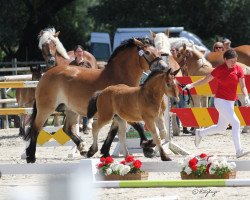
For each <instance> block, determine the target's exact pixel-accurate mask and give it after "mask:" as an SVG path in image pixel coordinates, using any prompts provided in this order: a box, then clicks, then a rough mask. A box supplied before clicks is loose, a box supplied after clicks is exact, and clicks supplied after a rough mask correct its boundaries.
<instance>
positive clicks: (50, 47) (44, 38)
mask: <svg viewBox="0 0 250 200" xmlns="http://www.w3.org/2000/svg"><path fill="white" fill-rule="evenodd" d="M59 33H60V31H58V32H55V29H54V28H51V29H45V30H42V31H40V33H39V35H38V39H39V48H40V49H41V51H42V55H43V57H44V59H45V62H46V65H47V67H54V66H55V65H56V64H57V63H56V56H57V53H59V54H60V55H62V56H63V57H64V58H65V59H69V56H68V54H67V52H66V50H65V48H64V47H63V45H62V43H61V42H60V40H59V39H58V35H59Z"/></svg>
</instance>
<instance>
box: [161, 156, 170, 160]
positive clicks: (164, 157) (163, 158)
mask: <svg viewBox="0 0 250 200" xmlns="http://www.w3.org/2000/svg"><path fill="white" fill-rule="evenodd" d="M161 160H162V161H172V159H171V158H169V157H168V156H163V157H161Z"/></svg>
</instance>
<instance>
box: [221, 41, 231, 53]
mask: <svg viewBox="0 0 250 200" xmlns="http://www.w3.org/2000/svg"><path fill="white" fill-rule="evenodd" d="M222 42H223V46H224V50H225V51H226V50H228V49H231V41H230V40H229V39H227V38H225V39H224V40H223V41H222Z"/></svg>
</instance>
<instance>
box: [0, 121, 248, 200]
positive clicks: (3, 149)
mask: <svg viewBox="0 0 250 200" xmlns="http://www.w3.org/2000/svg"><path fill="white" fill-rule="evenodd" d="M108 128H109V126H106V127H104V128H103V129H102V131H101V134H100V138H99V145H100V146H101V144H102V142H103V139H104V138H105V136H106V135H105V133H106V132H107V129H108ZM17 134H18V130H17V129H9V130H0V171H1V164H16V163H20V164H21V163H25V160H22V159H20V155H21V153H22V152H23V149H24V146H25V144H24V142H23V141H22V139H21V138H19V137H18V136H17ZM82 137H83V138H84V139H85V140H86V141H87V142H88V144H90V142H91V141H92V137H91V136H90V135H82ZM231 138H232V137H231V131H230V130H228V131H227V132H226V133H224V134H218V135H214V136H207V137H206V138H205V139H204V140H203V141H202V143H201V145H200V146H201V147H200V148H199V149H196V148H195V146H194V143H193V140H194V136H191V135H181V136H178V137H174V138H173V141H174V142H176V143H177V144H178V145H180V146H182V147H184V148H185V149H186V150H187V151H189V152H190V153H192V154H199V153H202V152H204V153H207V154H212V155H218V156H226V157H227V158H228V159H230V160H234V159H236V158H235V152H234V147H233V142H232V139H231ZM241 141H242V146H243V147H245V148H248V150H250V147H249V144H250V135H249V134H243V135H242V137H241ZM114 147H115V143H114V144H113V146H112V148H114ZM69 152H70V147H68V146H60V147H38V148H37V154H36V157H37V163H77V162H79V161H80V160H81V159H82V157H81V156H80V155H77V156H76V157H74V158H72V159H69V158H68V157H67V156H68V153H69ZM167 152H168V153H169V154H170V155H171V157H172V158H173V160H175V161H179V160H181V159H183V156H176V155H174V154H173V153H172V152H171V151H170V150H167ZM135 156H136V157H137V158H139V159H140V160H141V161H154V162H162V161H161V160H160V158H159V157H156V158H153V159H146V158H144V157H143V156H142V155H141V154H135ZM95 157H97V158H98V157H99V154H96V155H95ZM249 159H250V156H246V157H243V158H241V159H240V160H249ZM52 176H53V175H34V174H33V175H29V174H22V175H20V174H19V175H17V174H13V175H6V174H2V177H1V179H0V200H7V199H11V200H14V199H25V200H29V199H39V200H46V199H54V200H55V199H60V200H64V199H72V200H74V199H93V198H92V197H91V198H87V191H86V188H84V186H83V187H81V189H80V193H81V196H78V198H73V197H72V198H71V197H65V195H62V194H64V193H60V192H59V193H58V192H55V191H56V186H55V185H53V183H52V182H48V180H51V179H50V178H51V177H52ZM237 178H242V179H247V178H250V172H237ZM149 179H150V180H169V179H170V180H171V179H178V180H180V175H179V173H173V172H172V173H170V172H158V173H150V174H149ZM48 188H49V189H48ZM48 190H50V192H51V191H52V192H51V193H53V194H54V193H56V195H55V197H54V196H53V195H52V194H51V195H48V193H47V191H48ZM27 191H28V192H27ZM62 191H63V189H62ZM78 192H79V191H78ZM60 194H61V195H60ZM94 194H95V195H96V199H100V200H108V199H120V200H122V199H124V200H125V199H126V200H127V199H129V200H132V199H145V200H146V199H152V198H154V199H167V197H169V196H178V199H186V200H187V199H214V200H215V199H218V200H219V199H220V200H221V199H233V200H236V199H250V188H249V187H228V188H227V187H207V188H205V187H204V188H193V187H192V188H191V187H188V188H140V189H139V188H138V189H136V188H135V189H134V188H124V189H115V188H109V189H108V188H105V189H100V188H99V189H96V190H95V191H94ZM92 195H93V194H92ZM48 196H50V197H48ZM17 197H18V198H17Z"/></svg>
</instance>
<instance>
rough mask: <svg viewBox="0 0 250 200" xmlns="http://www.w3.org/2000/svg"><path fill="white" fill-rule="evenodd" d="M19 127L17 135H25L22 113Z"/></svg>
mask: <svg viewBox="0 0 250 200" xmlns="http://www.w3.org/2000/svg"><path fill="white" fill-rule="evenodd" d="M19 118H20V127H19V136H24V135H25V126H24V121H25V119H24V115H22V114H21V115H20V116H19Z"/></svg>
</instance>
